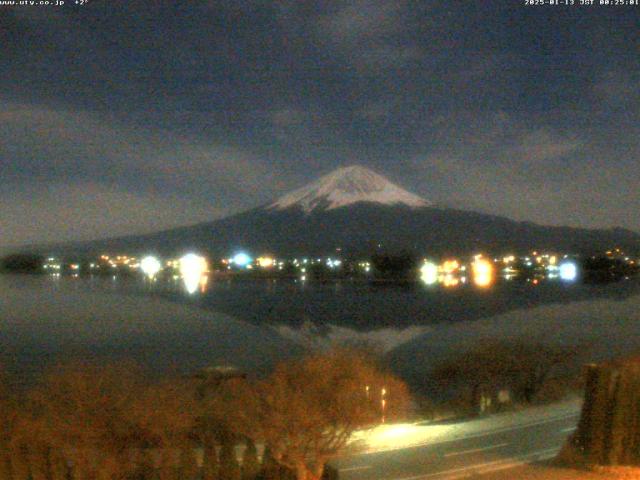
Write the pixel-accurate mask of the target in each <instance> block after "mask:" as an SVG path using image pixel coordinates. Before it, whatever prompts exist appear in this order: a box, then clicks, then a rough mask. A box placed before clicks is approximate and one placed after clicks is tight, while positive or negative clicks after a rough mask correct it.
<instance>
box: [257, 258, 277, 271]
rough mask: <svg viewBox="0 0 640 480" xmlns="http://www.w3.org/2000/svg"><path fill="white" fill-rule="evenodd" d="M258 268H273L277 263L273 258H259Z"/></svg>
mask: <svg viewBox="0 0 640 480" xmlns="http://www.w3.org/2000/svg"><path fill="white" fill-rule="evenodd" d="M256 262H257V263H258V266H259V267H261V268H271V267H273V266H274V265H275V263H276V261H275V260H274V259H273V258H271V257H258V258H257V259H256Z"/></svg>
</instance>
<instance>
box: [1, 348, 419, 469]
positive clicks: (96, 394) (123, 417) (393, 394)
mask: <svg viewBox="0 0 640 480" xmlns="http://www.w3.org/2000/svg"><path fill="white" fill-rule="evenodd" d="M144 378H145V376H144V372H142V371H140V370H139V369H138V368H136V367H135V366H132V365H118V366H95V365H87V364H75V365H72V366H66V367H60V368H58V369H56V370H54V371H52V372H50V373H48V374H46V375H44V376H43V378H42V379H41V380H40V381H39V382H38V384H37V385H35V386H34V387H32V388H30V389H29V391H27V392H22V393H21V394H18V393H16V392H7V391H6V389H5V390H4V391H3V390H2V385H6V382H3V381H0V479H1V480H67V479H73V480H85V479H86V480H102V479H104V480H107V479H123V480H124V479H131V480H133V479H136V480H146V479H158V480H174V479H175V480H189V479H196V478H197V479H204V480H214V479H220V480H231V479H233V480H241V479H242V480H252V479H257V478H262V479H287V478H297V479H305V480H316V479H320V478H336V472H335V471H332V470H330V469H329V470H328V469H326V468H325V465H326V463H327V462H328V461H329V460H331V459H332V458H335V457H337V456H339V455H340V454H341V453H342V452H343V450H344V447H345V445H346V443H347V441H348V439H349V437H350V436H351V433H352V432H353V431H354V430H355V429H357V428H361V427H365V426H368V425H372V424H375V423H377V422H379V421H380V420H381V419H382V417H383V416H387V417H390V416H393V415H395V414H399V413H402V412H403V410H404V409H405V407H406V405H407V401H408V395H407V391H406V387H405V386H404V384H402V382H399V381H398V380H396V379H394V378H393V377H391V376H389V375H386V374H385V373H384V372H382V371H380V369H379V368H378V367H377V366H376V364H375V362H374V361H373V360H372V359H371V358H370V357H368V356H367V355H364V354H361V353H359V352H347V351H336V352H331V353H329V354H323V355H312V356H309V357H307V358H304V359H301V360H299V361H297V362H291V363H289V364H283V365H280V366H279V367H278V368H277V369H276V371H275V372H274V373H273V374H272V375H271V376H270V377H269V378H267V379H266V380H263V381H261V382H250V381H247V380H246V379H244V378H240V377H234V378H224V379H223V378H220V377H215V376H211V375H205V376H197V377H190V378H172V379H165V380H163V381H160V382H149V381H146V380H145V379H144ZM374 392H377V393H376V394H374ZM381 392H384V393H382V395H381ZM382 400H384V402H383V401H382ZM265 444H266V445H268V447H267V448H266V451H265V452H264V454H263V455H259V453H261V452H262V451H263V450H264V448H263V447H262V446H263V445H265ZM256 445H258V446H259V447H260V448H257V446H256ZM260 457H262V460H261V459H260Z"/></svg>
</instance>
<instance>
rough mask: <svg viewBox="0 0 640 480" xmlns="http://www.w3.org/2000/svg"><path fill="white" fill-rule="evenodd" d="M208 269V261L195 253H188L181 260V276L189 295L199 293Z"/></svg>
mask: <svg viewBox="0 0 640 480" xmlns="http://www.w3.org/2000/svg"><path fill="white" fill-rule="evenodd" d="M207 269H208V266H207V260H206V259H205V258H204V257H201V256H199V255H196V254H195V253H188V254H186V255H185V256H183V257H182V258H181V259H180V274H181V275H182V280H183V281H184V286H185V288H186V290H187V292H188V293H195V292H197V291H198V287H199V286H200V282H201V281H202V276H203V275H204V274H205V273H206V271H207Z"/></svg>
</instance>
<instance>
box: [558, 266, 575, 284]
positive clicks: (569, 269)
mask: <svg viewBox="0 0 640 480" xmlns="http://www.w3.org/2000/svg"><path fill="white" fill-rule="evenodd" d="M559 275H560V279H561V280H563V281H565V282H573V281H574V280H575V279H576V278H578V266H577V265H576V264H575V263H574V262H562V263H561V264H560V268H559Z"/></svg>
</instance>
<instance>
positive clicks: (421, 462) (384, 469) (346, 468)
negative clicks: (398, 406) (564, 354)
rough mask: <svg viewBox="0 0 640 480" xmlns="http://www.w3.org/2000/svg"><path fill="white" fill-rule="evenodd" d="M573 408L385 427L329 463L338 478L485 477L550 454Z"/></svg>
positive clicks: (571, 425) (568, 428)
mask: <svg viewBox="0 0 640 480" xmlns="http://www.w3.org/2000/svg"><path fill="white" fill-rule="evenodd" d="M579 412H580V410H579V403H578V402H570V403H566V404H562V405H560V406H554V407H551V408H548V409H541V408H538V409H533V410H531V411H527V412H519V413H516V414H509V415H500V416H496V417H492V418H487V419H482V420H476V421H471V422H465V423H461V424H453V425H446V426H431V427H429V426H420V425H416V426H406V425H405V426H401V427H388V428H387V429H386V431H379V432H377V433H375V434H373V435H372V440H371V442H369V443H370V444H371V446H370V448H369V451H368V452H367V453H362V454H358V455H354V456H351V457H348V458H345V459H343V460H341V461H339V462H334V466H336V467H337V468H338V469H339V470H340V478H341V479H343V480H423V479H424V480H430V479H433V480H444V479H447V480H452V479H456V478H466V477H472V476H478V475H480V476H485V475H486V477H487V478H490V476H491V475H490V474H491V472H497V471H501V470H506V469H509V468H514V467H517V466H520V465H522V464H524V463H530V462H535V461H538V460H546V459H549V458H552V457H554V456H555V455H556V454H557V452H558V451H559V449H560V447H561V446H562V445H563V443H564V441H565V440H566V438H567V436H568V435H569V434H570V433H571V432H572V431H573V430H574V429H575V426H576V424H577V421H578V418H579ZM394 435H396V436H397V437H396V438H397V440H393V437H394ZM394 443H397V444H398V445H399V446H398V447H394Z"/></svg>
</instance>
